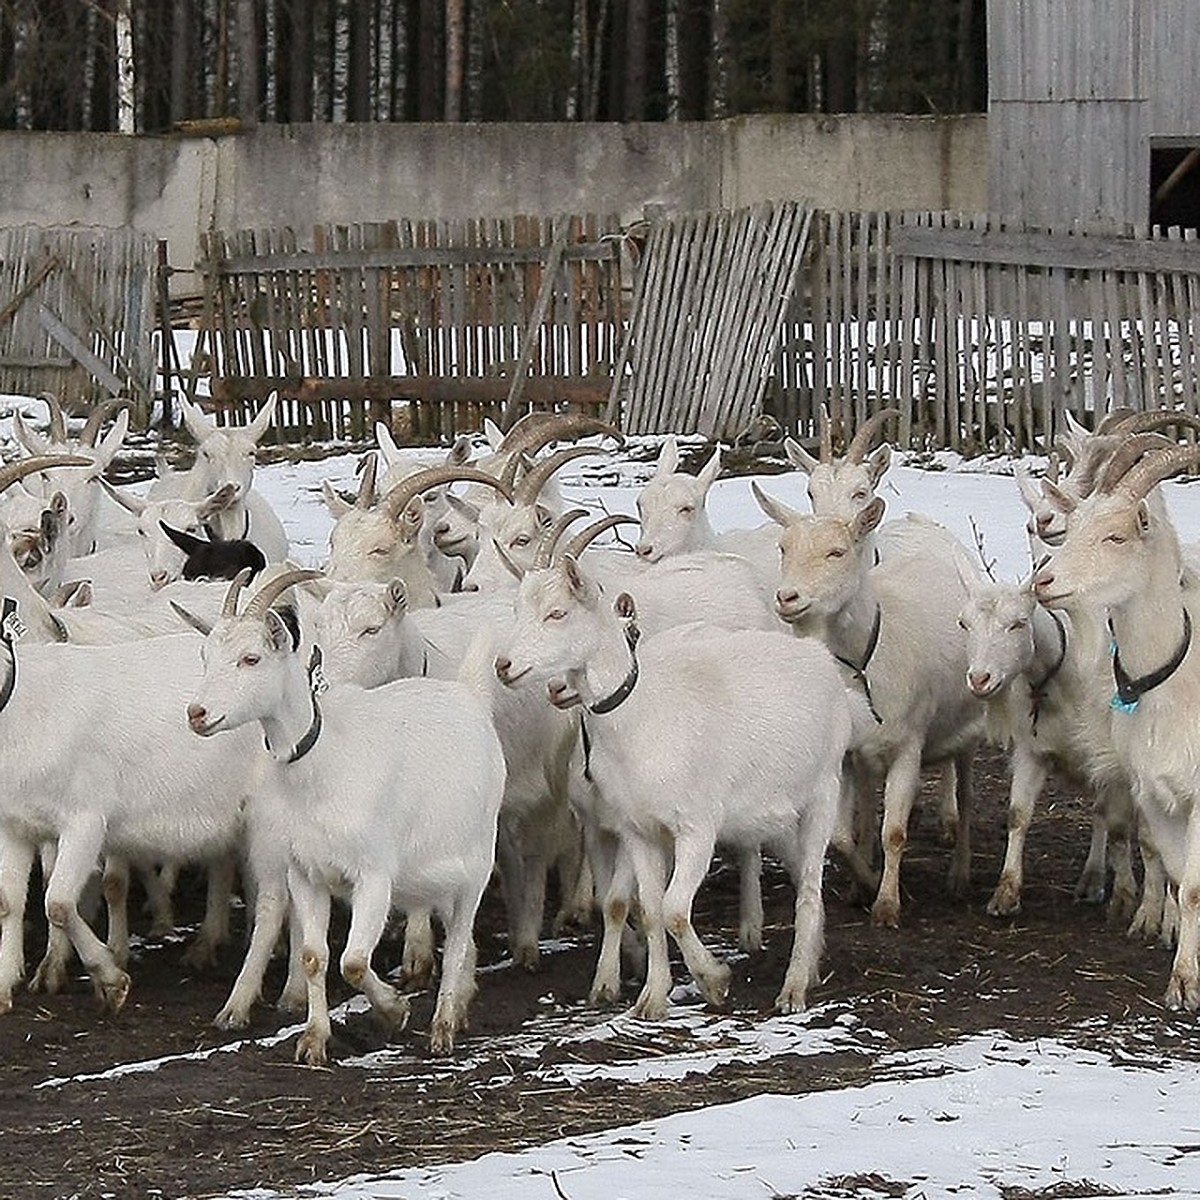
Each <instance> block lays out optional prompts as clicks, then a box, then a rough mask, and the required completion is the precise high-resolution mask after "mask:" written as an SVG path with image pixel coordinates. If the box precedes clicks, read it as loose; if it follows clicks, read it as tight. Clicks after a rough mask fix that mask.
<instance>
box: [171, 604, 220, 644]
mask: <svg viewBox="0 0 1200 1200" xmlns="http://www.w3.org/2000/svg"><path fill="white" fill-rule="evenodd" d="M170 604H171V607H172V608H173V609H174V610H175V612H176V613H177V614H178V615H179V616H180V617H182V618H183V620H184V621H186V622H187V623H188V624H189V625H190V626H191V627H192V628H193V629H194V630H196V632H197V633H200V634H203V635H204V636H205V637H208V635H209V634H210V633H212V625H211V624H210V623H209V622H208V621H206V620H204V618H203V617H198V616H196V614H195V613H192V612H188V610H187V609H186V608H184V607H183V605H182V604H179V603H178V602H177V601H175V600H172V601H171V602H170Z"/></svg>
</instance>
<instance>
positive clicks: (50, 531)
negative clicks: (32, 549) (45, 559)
mask: <svg viewBox="0 0 1200 1200" xmlns="http://www.w3.org/2000/svg"><path fill="white" fill-rule="evenodd" d="M60 533H62V520H61V519H60V516H59V514H58V513H56V512H54V511H52V510H51V509H49V508H44V509H42V517H41V520H40V521H39V522H38V545H39V546H41V548H42V552H43V553H44V554H49V553H50V551H51V550H53V549H54V544H55V542H57V541H58V535H59V534H60Z"/></svg>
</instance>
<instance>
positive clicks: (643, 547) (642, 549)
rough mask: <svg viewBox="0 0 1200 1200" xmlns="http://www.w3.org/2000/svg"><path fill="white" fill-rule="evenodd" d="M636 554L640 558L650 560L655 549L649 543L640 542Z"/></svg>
mask: <svg viewBox="0 0 1200 1200" xmlns="http://www.w3.org/2000/svg"><path fill="white" fill-rule="evenodd" d="M634 553H635V554H636V555H637V556H638V558H649V557H650V555H652V554H653V553H654V547H653V546H651V545H650V544H649V543H647V542H638V544H637V549H636V550H635V551H634Z"/></svg>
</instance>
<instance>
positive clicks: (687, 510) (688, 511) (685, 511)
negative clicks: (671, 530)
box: [679, 504, 696, 517]
mask: <svg viewBox="0 0 1200 1200" xmlns="http://www.w3.org/2000/svg"><path fill="white" fill-rule="evenodd" d="M695 511H696V506H695V505H694V504H685V505H684V506H683V507H682V508H681V509H680V510H679V515H680V516H681V517H690V516H691V515H692V513H694V512H695Z"/></svg>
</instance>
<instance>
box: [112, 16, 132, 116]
mask: <svg viewBox="0 0 1200 1200" xmlns="http://www.w3.org/2000/svg"><path fill="white" fill-rule="evenodd" d="M113 28H114V30H115V32H116V36H117V132H118V133H136V132H137V118H136V110H135V105H134V83H135V80H136V76H135V75H134V70H133V11H132V3H131V0H117V7H116V12H114V14H113Z"/></svg>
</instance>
